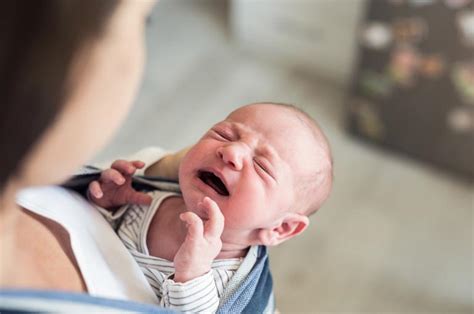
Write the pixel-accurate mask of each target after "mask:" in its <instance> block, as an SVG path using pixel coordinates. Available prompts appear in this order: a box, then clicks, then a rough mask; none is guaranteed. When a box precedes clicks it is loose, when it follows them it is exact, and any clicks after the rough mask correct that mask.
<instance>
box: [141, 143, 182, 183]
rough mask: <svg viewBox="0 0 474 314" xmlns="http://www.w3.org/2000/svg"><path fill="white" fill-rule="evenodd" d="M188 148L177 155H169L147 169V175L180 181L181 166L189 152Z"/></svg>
mask: <svg viewBox="0 0 474 314" xmlns="http://www.w3.org/2000/svg"><path fill="white" fill-rule="evenodd" d="M189 149H190V147H186V148H184V149H182V150H180V151H178V152H176V153H172V154H168V155H165V156H164V157H162V158H161V159H160V160H158V161H156V162H155V163H153V164H151V165H150V166H148V167H147V168H146V169H145V175H147V176H157V177H165V178H168V179H173V180H178V172H179V165H180V163H181V160H182V159H183V157H184V155H186V153H187V152H188V151H189Z"/></svg>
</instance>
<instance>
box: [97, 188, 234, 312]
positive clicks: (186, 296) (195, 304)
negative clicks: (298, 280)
mask: <svg viewBox="0 0 474 314" xmlns="http://www.w3.org/2000/svg"><path fill="white" fill-rule="evenodd" d="M148 194H149V195H150V196H151V197H152V198H153V201H152V203H151V205H149V206H145V205H125V206H123V207H121V208H120V209H119V210H117V211H116V212H114V213H111V212H110V211H107V210H105V209H103V208H99V210H100V212H101V213H102V214H103V215H104V216H105V218H106V219H107V220H108V221H109V222H111V223H112V225H113V226H114V227H115V228H116V231H117V233H118V236H119V237H120V239H121V240H122V242H123V243H124V244H125V246H126V247H127V249H128V250H129V252H130V253H131V254H132V256H133V257H134V258H135V260H136V261H137V263H138V265H139V266H140V268H141V270H142V271H143V273H144V275H145V277H146V278H147V280H148V283H149V284H150V285H151V287H152V289H153V290H154V292H155V293H156V295H157V297H158V299H159V300H160V305H161V306H163V307H166V308H171V309H175V310H178V311H181V312H206V313H209V312H215V311H216V310H217V308H218V306H219V300H220V298H221V296H222V294H223V291H224V288H225V286H226V284H227V283H228V282H229V281H230V279H231V278H232V276H233V275H234V273H235V272H236V271H237V269H238V268H239V266H240V264H241V263H242V259H241V258H232V259H220V260H214V261H213V263H212V266H211V270H210V271H209V272H208V273H206V274H204V275H202V276H200V277H197V278H194V279H192V280H190V281H188V282H185V283H178V282H174V281H173V279H172V275H173V274H174V266H173V262H171V261H168V260H165V259H162V258H159V257H155V256H150V254H149V252H148V247H147V244H146V238H147V232H148V228H149V226H150V223H151V220H152V218H153V216H154V215H155V213H156V211H157V210H158V209H159V207H160V205H161V202H162V201H163V200H164V199H166V198H167V197H170V196H176V195H178V194H176V193H170V192H163V191H152V192H149V193H148Z"/></svg>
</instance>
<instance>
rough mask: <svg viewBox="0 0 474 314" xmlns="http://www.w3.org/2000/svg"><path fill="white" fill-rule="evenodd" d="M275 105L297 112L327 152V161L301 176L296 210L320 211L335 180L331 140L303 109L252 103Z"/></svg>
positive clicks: (322, 149) (270, 102)
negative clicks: (313, 170)
mask: <svg viewBox="0 0 474 314" xmlns="http://www.w3.org/2000/svg"><path fill="white" fill-rule="evenodd" d="M265 104H268V105H274V106H281V107H284V108H286V109H289V110H290V111H293V112H294V113H295V114H296V117H297V118H298V120H300V121H301V123H302V124H303V125H304V126H305V127H306V128H307V129H308V130H309V131H310V132H311V134H312V136H313V139H314V140H315V142H316V143H317V145H318V146H319V147H320V148H321V152H322V153H323V154H325V155H326V156H325V157H326V158H324V160H326V161H327V162H324V163H323V164H322V165H320V166H319V167H318V169H317V170H316V171H315V172H313V173H311V174H308V175H307V176H305V177H303V178H299V184H298V192H299V193H298V197H299V198H300V200H299V204H297V205H296V206H297V208H296V210H297V211H298V212H301V213H304V214H306V215H308V216H310V215H312V214H314V213H315V212H317V211H318V209H319V208H320V207H321V205H322V204H323V203H324V201H325V200H326V199H327V198H328V197H329V194H330V192H331V188H332V183H333V181H334V172H333V164H334V161H333V157H332V153H331V147H330V144H329V141H328V139H327V137H326V135H325V134H324V132H323V131H322V129H321V127H320V126H319V124H318V122H317V121H316V120H315V119H314V118H313V117H311V116H310V115H309V114H308V113H307V112H305V111H304V110H303V109H301V108H299V107H297V106H295V105H293V104H288V103H281V102H272V101H268V102H265V101H262V102H255V103H252V104H251V105H265Z"/></svg>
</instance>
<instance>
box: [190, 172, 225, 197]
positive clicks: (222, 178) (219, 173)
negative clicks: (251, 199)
mask: <svg viewBox="0 0 474 314" xmlns="http://www.w3.org/2000/svg"><path fill="white" fill-rule="evenodd" d="M203 171H207V172H211V173H213V174H214V175H215V176H216V177H218V178H219V179H220V180H221V181H222V183H224V185H225V187H226V189H227V192H229V195H230V194H231V190H230V186H229V183H228V182H227V180H226V178H225V176H224V174H223V173H222V172H221V171H220V170H219V169H217V168H214V167H205V168H202V169H199V170H198V173H199V172H203Z"/></svg>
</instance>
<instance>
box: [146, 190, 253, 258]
mask: <svg viewBox="0 0 474 314" xmlns="http://www.w3.org/2000/svg"><path fill="white" fill-rule="evenodd" d="M186 211H187V208H186V205H185V203H184V200H183V198H182V197H168V198H166V199H165V200H163V202H162V203H161V204H160V207H159V208H158V210H157V211H156V213H155V216H154V217H153V219H152V221H151V223H150V227H149V230H148V235H147V245H148V248H149V253H150V255H153V256H156V257H160V258H164V259H167V260H170V261H173V259H174V255H175V254H176V252H177V251H178V249H179V248H180V246H181V244H182V243H183V241H184V239H185V238H186V234H187V228H186V225H185V223H184V222H182V221H181V219H179V215H180V214H182V213H184V212H186ZM224 232H225V230H224ZM248 249H249V246H246V245H242V244H235V243H229V242H223V243H222V249H221V251H220V253H219V254H218V255H217V257H216V259H229V258H239V257H244V256H245V255H246V254H247V251H248Z"/></svg>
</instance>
